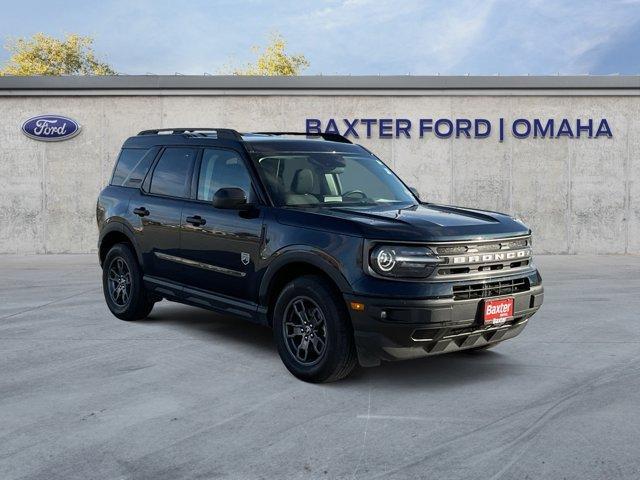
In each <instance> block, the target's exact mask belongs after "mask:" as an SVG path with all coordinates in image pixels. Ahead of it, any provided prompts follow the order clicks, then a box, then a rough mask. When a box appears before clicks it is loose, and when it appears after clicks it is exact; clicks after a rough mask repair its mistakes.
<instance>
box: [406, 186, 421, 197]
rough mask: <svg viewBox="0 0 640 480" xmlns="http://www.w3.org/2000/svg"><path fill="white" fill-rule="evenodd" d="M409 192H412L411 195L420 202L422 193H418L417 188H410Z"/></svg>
mask: <svg viewBox="0 0 640 480" xmlns="http://www.w3.org/2000/svg"><path fill="white" fill-rule="evenodd" d="M409 190H411V193H413V194H414V195H415V197H416V198H417V199H418V200H420V192H419V191H418V189H417V188H416V187H409Z"/></svg>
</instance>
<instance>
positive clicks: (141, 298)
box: [102, 243, 155, 320]
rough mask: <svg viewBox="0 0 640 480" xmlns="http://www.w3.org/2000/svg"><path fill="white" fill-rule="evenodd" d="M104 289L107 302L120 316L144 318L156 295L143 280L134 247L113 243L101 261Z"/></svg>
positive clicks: (126, 318) (136, 318) (122, 317)
mask: <svg viewBox="0 0 640 480" xmlns="http://www.w3.org/2000/svg"><path fill="white" fill-rule="evenodd" d="M102 291H103V293H104V299H105V301H106V302H107V306H108V307H109V310H110V311H111V313H113V315H115V316H116V317H118V318H119V319H121V320H142V319H143V318H146V317H147V316H148V315H149V314H150V313H151V310H152V309H153V305H154V303H155V302H154V299H153V298H152V297H151V295H149V293H148V292H147V291H146V289H145V287H144V283H143V281H142V271H141V269H140V266H139V265H138V260H137V259H136V257H135V255H134V253H133V251H132V249H131V247H130V246H129V245H127V244H126V243H118V244H116V245H114V246H113V247H111V250H109V252H108V253H107V256H106V257H105V259H104V262H103V264H102Z"/></svg>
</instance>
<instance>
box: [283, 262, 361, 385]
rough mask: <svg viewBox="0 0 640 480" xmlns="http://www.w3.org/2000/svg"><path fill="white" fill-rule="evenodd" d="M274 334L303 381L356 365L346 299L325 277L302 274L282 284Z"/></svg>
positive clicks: (327, 378) (325, 378)
mask: <svg viewBox="0 0 640 480" xmlns="http://www.w3.org/2000/svg"><path fill="white" fill-rule="evenodd" d="M305 318H306V323H305ZM273 335H274V339H275V342H276V345H277V347H278V353H279V354H280V358H281V359H282V362H283V363H284V365H285V366H286V367H287V369H288V370H289V371H290V372H291V373H292V374H293V375H294V376H296V377H298V378H299V379H300V380H303V381H305V382H311V383H326V382H334V381H336V380H340V379H342V378H345V377H346V376H348V375H349V374H350V373H351V372H352V371H353V370H354V368H355V367H356V366H357V355H356V348H355V343H354V340H353V330H352V327H351V322H350V318H349V313H348V311H347V309H346V306H345V304H344V299H343V298H342V296H341V295H340V294H339V293H338V292H337V291H336V290H335V288H333V286H332V285H331V284H329V283H328V282H327V281H326V280H324V279H323V278H322V277H319V276H316V275H308V276H303V277H299V278H296V279H295V280H293V281H292V282H290V283H289V284H287V285H286V286H285V287H284V288H283V289H282V291H281V292H280V295H279V296H278V299H277V300H276V304H275V308H274V311H273ZM305 338H306V340H305ZM323 341H324V346H322V343H323ZM305 343H306V351H305V348H304V345H305Z"/></svg>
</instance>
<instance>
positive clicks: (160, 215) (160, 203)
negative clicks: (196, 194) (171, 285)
mask: <svg viewBox="0 0 640 480" xmlns="http://www.w3.org/2000/svg"><path fill="white" fill-rule="evenodd" d="M196 153H197V150H196V149H194V148H189V147H167V148H165V149H164V150H163V151H162V152H161V153H160V156H159V158H158V160H157V161H156V164H155V166H154V167H153V169H152V171H151V172H150V174H149V175H148V176H147V178H146V179H145V181H144V184H143V187H142V189H140V190H138V191H137V192H136V194H134V195H133V196H132V197H131V200H130V201H129V209H130V210H131V212H132V213H133V214H134V216H135V217H138V225H137V226H136V236H137V239H138V245H139V246H140V249H141V252H142V257H143V263H144V270H145V274H148V275H152V276H155V277H162V278H166V279H168V280H174V281H175V280H176V277H177V276H178V275H179V274H180V270H179V264H178V263H176V262H177V261H178V260H179V257H178V256H179V248H180V220H181V216H182V208H183V205H184V201H185V198H187V197H188V196H189V195H190V193H191V177H192V174H193V168H194V165H195V159H196Z"/></svg>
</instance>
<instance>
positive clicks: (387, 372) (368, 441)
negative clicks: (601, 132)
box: [0, 255, 640, 480]
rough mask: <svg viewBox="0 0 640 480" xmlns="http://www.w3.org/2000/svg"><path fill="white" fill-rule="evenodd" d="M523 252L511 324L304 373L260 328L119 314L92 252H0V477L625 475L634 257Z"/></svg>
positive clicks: (638, 361)
mask: <svg viewBox="0 0 640 480" xmlns="http://www.w3.org/2000/svg"><path fill="white" fill-rule="evenodd" d="M537 263H538V264H539V266H540V268H541V271H542V273H543V277H544V281H545V287H546V303H545V305H544V306H543V308H542V310H541V311H540V312H539V313H538V314H537V315H536V316H535V317H534V318H533V319H532V320H531V322H530V324H529V326H528V327H527V328H526V329H525V331H524V332H523V334H522V335H520V336H519V337H517V338H516V339H514V340H511V341H509V342H505V343H504V344H501V345H500V346H498V347H497V348H496V349H495V350H493V351H489V352H485V353H483V354H479V355H465V354H457V355H449V356H442V357H434V358H428V359H421V360H416V361H409V362H403V363H394V364H384V365H382V366H381V367H378V368H373V369H365V370H361V371H359V372H358V373H357V374H356V375H354V376H353V377H352V378H349V379H347V380H345V381H342V382H338V383H335V384H330V385H309V384H305V383H303V382H300V381H298V380H296V379H295V378H294V377H292V376H291V375H290V374H289V373H288V372H287V371H286V369H285V368H284V366H283V365H282V364H281V363H280V360H279V358H278V356H277V353H276V351H275V348H274V346H273V343H272V341H271V335H270V331H269V330H268V329H266V328H262V327H258V326H255V325H251V324H247V323H244V322H242V321H240V320H235V319H232V318H225V317H221V316H219V315H216V314H213V313H210V312H206V311H202V310H198V309H195V308H190V307H186V306H182V305H177V304H171V303H168V302H166V301H164V302H162V303H160V304H158V305H157V306H156V308H155V309H154V312H153V313H152V316H151V317H150V318H149V319H148V320H146V321H142V322H135V323H127V322H122V321H120V320H117V319H116V318H115V317H113V316H111V315H110V313H109V312H108V310H107V308H106V306H105V304H104V301H103V299H102V293H101V290H100V281H99V274H100V272H99V268H98V266H97V263H96V257H95V256H94V255H62V256H0V478H2V479H22V478H29V479H46V480H51V479H65V480H71V479H82V480H85V479H89V478H92V479H103V478H109V479H113V478H132V479H139V478H141V479H154V480H159V479H182V478H229V479H253V478H277V479H284V478H287V479H289V478H327V479H334V478H362V479H371V478H384V479H400V478H430V479H432V478H446V479H466V478H483V479H485V478H493V479H497V478H513V479H516V478H517V479H520V480H521V479H526V478H532V479H537V478H553V479H558V478H568V479H574V478H575V479H581V480H588V479H602V478H607V479H615V478H629V479H632V478H633V479H635V478H638V477H640V458H639V457H638V452H639V451H640V433H639V432H640V416H639V415H638V414H639V412H640V348H639V347H640V315H639V311H640V297H639V296H638V291H639V290H640V258H639V257H636V256H600V257H595V256H550V257H545V256H542V257H538V259H537Z"/></svg>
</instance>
